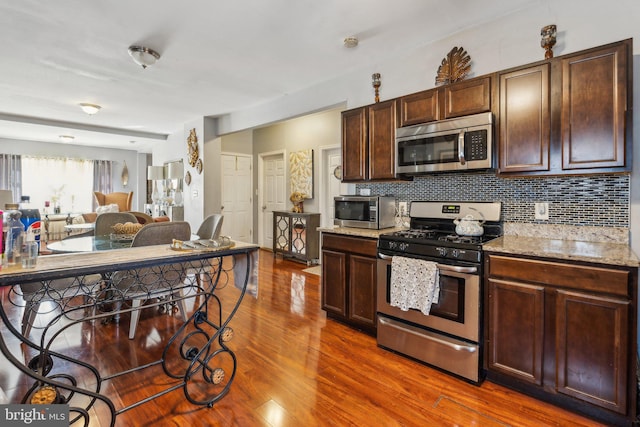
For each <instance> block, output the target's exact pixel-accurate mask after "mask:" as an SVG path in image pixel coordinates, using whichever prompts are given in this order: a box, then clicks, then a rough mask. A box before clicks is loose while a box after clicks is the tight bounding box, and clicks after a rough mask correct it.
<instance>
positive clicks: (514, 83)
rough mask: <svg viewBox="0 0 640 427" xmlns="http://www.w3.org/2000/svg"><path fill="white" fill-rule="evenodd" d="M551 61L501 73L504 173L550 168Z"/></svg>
mask: <svg viewBox="0 0 640 427" xmlns="http://www.w3.org/2000/svg"><path fill="white" fill-rule="evenodd" d="M549 116H550V105H549V64H542V65H539V66H536V67H531V68H526V69H522V70H518V71H513V72H510V73H505V74H501V75H500V126H499V131H500V135H499V141H500V142H499V147H500V151H499V169H500V172H501V173H509V172H532V171H547V170H549V147H550V142H551V128H550V122H549Z"/></svg>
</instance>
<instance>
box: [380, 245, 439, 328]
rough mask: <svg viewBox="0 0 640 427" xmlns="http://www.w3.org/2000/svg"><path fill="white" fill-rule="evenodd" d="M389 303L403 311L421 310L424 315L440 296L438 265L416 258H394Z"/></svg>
mask: <svg viewBox="0 0 640 427" xmlns="http://www.w3.org/2000/svg"><path fill="white" fill-rule="evenodd" d="M389 286H390V289H389V291H390V292H389V294H390V301H389V303H390V304H391V306H393V307H398V308H399V309H400V310H402V311H408V310H409V309H412V308H413V309H416V310H420V312H421V313H422V314H424V315H428V314H429V312H430V311H431V305H432V304H437V303H438V299H439V296H440V277H439V272H438V264H437V263H435V262H431V261H425V260H421V259H415V258H407V257H401V256H394V257H393V258H392V260H391V280H390V282H389Z"/></svg>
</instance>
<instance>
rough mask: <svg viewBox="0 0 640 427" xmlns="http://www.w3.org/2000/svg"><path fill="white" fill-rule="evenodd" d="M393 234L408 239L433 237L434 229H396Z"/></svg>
mask: <svg viewBox="0 0 640 427" xmlns="http://www.w3.org/2000/svg"><path fill="white" fill-rule="evenodd" d="M394 236H397V237H404V238H408V239H433V238H434V236H435V231H433V230H427V229H411V230H404V231H397V232H395V233H394Z"/></svg>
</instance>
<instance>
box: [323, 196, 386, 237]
mask: <svg viewBox="0 0 640 427" xmlns="http://www.w3.org/2000/svg"><path fill="white" fill-rule="evenodd" d="M334 207H335V210H334V220H333V223H334V224H335V225H337V226H340V227H354V228H371V229H375V230H377V229H381V228H388V227H393V226H395V215H396V198H395V197H392V196H336V197H334Z"/></svg>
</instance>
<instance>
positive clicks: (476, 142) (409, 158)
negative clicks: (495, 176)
mask: <svg viewBox="0 0 640 427" xmlns="http://www.w3.org/2000/svg"><path fill="white" fill-rule="evenodd" d="M492 134H493V116H492V115H491V113H481V114H474V115H471V116H465V117H458V118H455V119H448V120H441V121H437V122H433V123H425V124H421V125H414V126H407V127H403V128H398V129H396V173H397V174H404V175H418V174H421V173H433V172H443V171H456V170H460V171H465V170H473V169H491V168H492V167H493V147H492V145H493V138H492Z"/></svg>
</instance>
